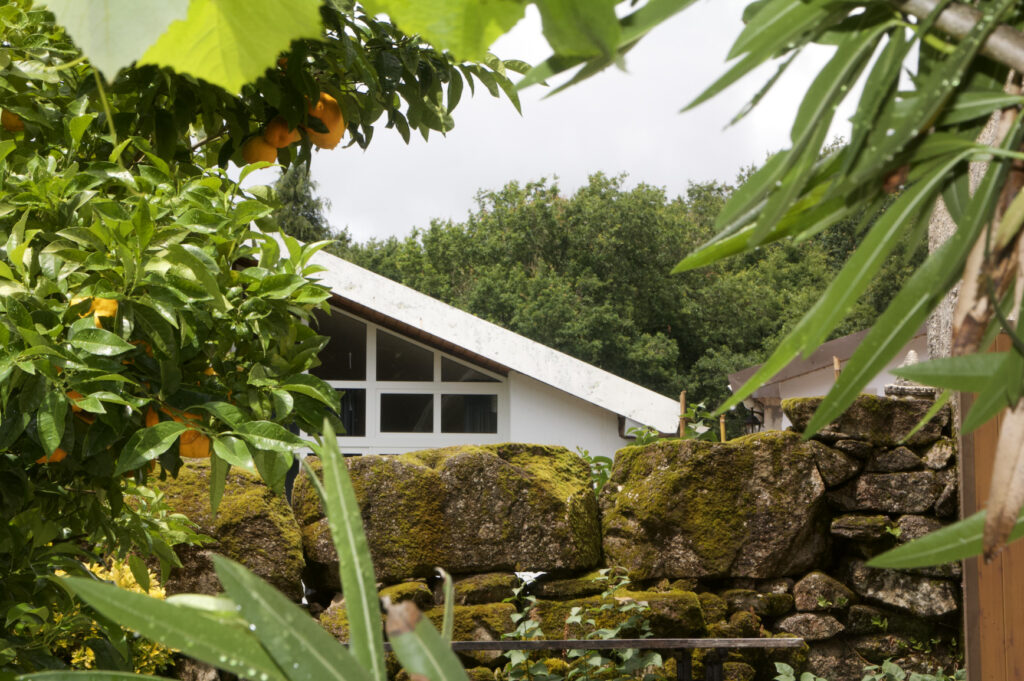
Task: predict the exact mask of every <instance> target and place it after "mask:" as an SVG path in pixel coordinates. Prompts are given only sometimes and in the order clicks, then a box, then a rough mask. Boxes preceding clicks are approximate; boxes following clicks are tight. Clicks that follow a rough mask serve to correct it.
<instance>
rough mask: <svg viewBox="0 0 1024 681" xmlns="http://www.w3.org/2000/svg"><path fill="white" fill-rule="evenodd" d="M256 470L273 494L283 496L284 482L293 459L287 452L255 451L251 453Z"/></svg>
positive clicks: (293, 461)
mask: <svg viewBox="0 0 1024 681" xmlns="http://www.w3.org/2000/svg"><path fill="white" fill-rule="evenodd" d="M252 460H253V461H254V462H255V463H256V470H257V471H259V473H260V477H261V478H263V481H264V482H265V483H267V487H269V488H270V489H271V490H273V492H274V494H280V495H282V496H283V495H284V481H285V478H286V477H287V476H288V470H289V469H290V468H291V467H292V464H293V463H295V458H294V457H293V456H292V455H291V454H289V453H287V452H271V451H265V450H260V449H257V450H256V451H255V452H253V453H252Z"/></svg>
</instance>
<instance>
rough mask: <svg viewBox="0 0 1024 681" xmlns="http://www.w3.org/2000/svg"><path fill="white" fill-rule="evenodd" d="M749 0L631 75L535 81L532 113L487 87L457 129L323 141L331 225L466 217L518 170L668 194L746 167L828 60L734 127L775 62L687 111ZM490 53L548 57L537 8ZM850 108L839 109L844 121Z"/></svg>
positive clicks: (376, 229) (682, 22) (655, 46)
mask: <svg viewBox="0 0 1024 681" xmlns="http://www.w3.org/2000/svg"><path fill="white" fill-rule="evenodd" d="M748 2H749V0H698V2H697V3H695V4H694V5H693V6H692V7H691V8H690V9H688V10H686V11H684V12H682V13H680V14H678V15H676V17H674V18H673V19H672V20H671V21H669V22H667V23H665V24H663V25H662V26H660V27H658V28H657V29H655V30H654V31H653V32H652V33H650V34H649V35H648V36H647V37H646V38H644V39H643V40H642V41H641V42H640V44H639V45H638V46H637V47H636V48H634V49H633V50H632V51H631V52H630V53H629V54H628V55H627V58H626V65H627V68H628V71H627V72H625V73H624V72H621V71H619V70H618V69H616V68H614V67H613V68H611V69H608V70H606V71H605V72H603V73H601V74H599V75H597V76H595V77H593V78H591V79H590V80H588V81H585V82H584V83H583V84H581V85H576V86H573V87H571V88H569V89H568V90H566V91H564V92H561V93H559V94H557V95H554V96H553V97H550V98H548V99H544V95H545V94H546V93H547V91H548V88H544V87H540V86H534V87H531V88H528V89H526V90H525V91H523V92H522V93H521V99H522V109H523V115H522V116H520V115H519V114H518V113H516V111H515V109H514V108H513V107H512V105H511V104H510V103H509V102H508V100H506V99H495V98H492V97H491V96H490V95H489V94H487V92H486V90H485V89H484V88H483V87H482V86H481V87H479V88H478V89H477V94H476V95H475V96H474V97H472V98H468V97H466V96H464V97H463V99H462V101H461V102H460V104H459V106H458V107H456V109H455V111H454V112H453V114H454V117H455V129H454V130H452V131H451V132H449V133H448V135H447V136H441V135H434V134H431V136H430V140H429V141H428V142H424V141H423V139H422V137H420V136H419V135H416V134H415V133H414V135H413V138H412V141H411V143H410V144H409V145H408V146H407V145H406V144H405V143H404V142H403V141H402V139H401V137H400V136H399V135H398V133H397V132H395V131H392V130H387V129H384V128H383V126H381V127H380V128H379V129H378V130H377V132H376V134H375V135H374V137H373V141H372V143H371V144H370V147H369V148H368V149H367V150H366V151H362V150H361V149H359V148H358V147H356V146H353V147H350V148H348V149H344V150H343V149H341V148H340V147H339V148H338V149H335V150H332V151H319V152H315V153H314V156H313V176H314V179H315V181H316V182H317V183H318V184H319V193H320V194H321V195H322V196H324V197H326V198H327V199H329V200H330V202H331V209H330V212H329V217H330V220H331V223H332V225H333V226H334V227H335V228H338V229H340V228H342V227H348V228H349V230H350V232H351V233H352V236H353V237H354V238H355V239H356V240H357V241H365V240H366V239H369V238H371V237H376V238H384V237H387V236H390V235H405V234H408V233H409V232H410V231H411V230H412V228H413V227H426V226H428V225H429V224H430V220H431V219H432V218H442V219H445V218H451V219H453V220H463V219H464V218H465V217H466V215H467V214H468V213H469V212H470V211H471V210H472V209H473V208H474V196H475V194H476V193H477V191H478V190H480V189H497V188H500V187H501V186H503V185H504V184H505V183H506V182H508V181H510V180H517V181H520V182H527V181H531V180H537V179H539V178H541V177H553V176H557V177H558V178H559V186H560V187H561V188H562V190H563V192H564V193H566V194H568V193H571V192H572V191H574V190H575V189H576V188H578V187H579V186H580V185H581V184H583V183H585V182H586V178H587V176H588V175H589V174H591V173H594V172H596V171H602V172H604V173H607V174H618V173H628V175H629V179H628V186H634V185H636V184H637V183H640V182H644V183H647V184H651V185H655V186H660V187H664V188H665V189H666V190H667V192H668V194H669V196H670V197H672V196H675V195H677V194H682V193H684V192H685V191H686V188H687V185H688V184H689V183H690V182H703V181H707V180H712V179H718V180H725V181H731V180H733V179H734V178H735V177H736V174H737V172H738V171H739V170H740V168H742V167H744V166H746V165H749V164H751V163H760V162H762V161H763V160H764V159H765V156H766V154H767V153H768V152H769V151H770V150H778V149H780V148H783V147H786V146H788V141H789V132H790V129H789V128H790V125H791V123H792V120H793V116H794V113H795V110H796V106H797V104H798V103H799V101H800V98H801V95H802V93H803V92H804V88H806V85H807V83H808V82H809V79H810V77H811V76H812V75H813V73H815V72H816V70H817V69H818V68H820V66H821V63H822V60H823V59H825V58H827V57H828V52H827V51H826V50H825V49H824V48H823V49H822V51H819V52H817V53H814V54H810V55H804V56H803V57H802V60H803V61H802V62H798V63H796V64H795V65H794V66H793V67H791V68H790V69H789V71H787V73H786V75H785V76H784V78H783V80H782V81H781V82H780V84H779V85H778V86H777V87H776V89H775V90H774V91H773V92H772V94H771V95H769V97H767V98H765V100H764V101H763V102H762V104H761V105H760V106H759V107H758V108H757V109H755V110H754V112H753V113H752V114H751V115H750V116H748V117H747V118H746V119H744V120H743V121H741V122H740V123H739V124H737V125H735V126H732V127H729V128H725V126H726V124H727V123H728V121H729V120H730V119H731V118H732V117H733V116H734V115H735V114H736V112H737V111H739V110H740V108H741V107H742V106H743V104H744V103H745V102H746V101H748V100H749V98H750V96H751V95H752V94H753V93H754V92H756V91H757V89H758V88H759V87H760V86H761V84H762V83H763V82H764V81H765V80H766V78H767V76H768V72H764V71H762V72H759V73H757V74H755V75H754V76H753V77H749V78H747V79H745V80H744V81H741V82H740V83H739V84H737V85H735V86H733V87H732V88H731V89H730V90H728V91H726V93H725V94H723V95H720V96H719V97H717V98H715V99H713V100H712V101H710V102H708V103H706V104H704V105H702V106H700V107H698V108H697V109H695V110H693V111H689V112H687V113H683V114H680V113H679V110H680V109H681V108H682V107H683V106H685V105H686V104H687V103H689V101H690V100H692V99H693V98H694V97H695V96H696V95H698V94H699V93H700V92H701V91H702V90H703V89H704V88H705V87H707V86H708V85H709V84H711V83H712V82H713V81H714V80H715V79H716V78H717V77H718V76H720V75H721V74H722V73H724V72H725V68H726V67H725V55H726V53H727V51H728V49H729V47H730V46H731V44H732V42H733V39H734V38H735V37H736V35H737V34H738V33H739V31H740V29H741V28H742V22H741V19H740V17H741V14H742V10H743V7H744V6H745V5H746V4H748ZM493 51H494V52H495V53H496V54H497V55H498V56H500V57H501V58H503V59H510V58H516V59H523V60H525V61H527V62H529V63H531V64H535V63H539V62H541V61H542V60H543V59H545V58H546V57H547V56H548V55H549V54H550V50H549V48H548V47H547V45H546V43H544V41H543V39H542V37H541V35H540V20H539V18H538V17H537V16H536V13H535V12H533V7H532V6H531V7H530V13H529V14H528V16H527V18H526V19H524V20H523V21H522V22H520V23H519V25H517V26H516V28H515V29H513V31H512V32H511V33H510V34H509V35H507V36H505V37H504V38H502V39H501V40H500V41H499V42H498V43H497V44H496V45H495V47H494V50H493ZM466 94H468V90H467V91H466ZM849 115H850V111H845V112H844V111H841V112H840V115H839V116H837V119H839V120H840V121H845V118H847V117H848V116H849ZM833 128H834V130H835V132H836V133H838V134H845V133H846V130H847V129H848V126H847V125H845V123H844V122H840V123H839V124H837V125H834V126H833ZM271 180H272V178H265V179H263V181H264V182H266V181H271Z"/></svg>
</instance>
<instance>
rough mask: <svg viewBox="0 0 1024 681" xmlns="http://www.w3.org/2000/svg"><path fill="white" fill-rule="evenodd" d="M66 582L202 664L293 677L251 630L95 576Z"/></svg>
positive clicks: (276, 678) (272, 680)
mask: <svg viewBox="0 0 1024 681" xmlns="http://www.w3.org/2000/svg"><path fill="white" fill-rule="evenodd" d="M61 583H62V584H65V585H67V587H68V588H70V589H71V590H72V591H73V592H75V594H77V595H78V596H80V597H81V598H82V600H84V601H85V602H86V603H88V604H89V605H91V606H92V607H94V608H96V609H97V610H99V611H100V612H101V613H102V614H104V615H106V616H107V617H109V618H110V619H112V620H114V621H115V622H117V623H118V624H120V625H122V626H125V627H128V628H129V629H132V630H134V631H137V632H139V633H140V634H142V635H143V636H145V637H147V638H150V639H152V640H154V641H158V642H160V643H162V644H164V645H166V646H168V647H169V648H176V649H177V650H180V651H181V652H183V653H185V654H186V655H188V656H189V657H194V658H195V659H197V660H199V661H200V662H205V663H207V664H210V665H213V666H214V667H218V668H219V669H224V670H226V671H229V672H232V673H234V674H237V675H239V676H241V677H243V678H247V679H253V678H260V676H261V675H263V674H265V675H266V676H267V679H268V681H288V680H287V677H286V676H285V675H284V674H283V673H282V672H281V670H280V669H279V668H278V667H277V665H276V664H274V661H273V660H271V659H270V657H269V656H268V655H267V653H266V651H264V649H263V647H262V646H261V645H260V644H259V642H258V641H257V639H256V638H255V637H254V636H253V635H252V634H251V633H250V632H249V631H248V630H247V629H244V628H242V627H238V626H225V623H224V621H223V619H221V618H217V617H212V616H210V615H209V614H206V613H204V612H202V611H200V610H196V609H193V608H188V607H184V606H181V605H175V604H173V603H168V602H166V601H162V600H159V599H157V598H150V597H149V596H144V595H143V594H138V593H133V592H131V591H125V590H123V589H120V588H118V587H117V586H114V585H113V584H106V583H103V582H99V581H97V580H94V579H86V578H84V577H67V578H65V580H63V581H62V582H61ZM254 671H255V673H254Z"/></svg>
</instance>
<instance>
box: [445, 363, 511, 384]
mask: <svg viewBox="0 0 1024 681" xmlns="http://www.w3.org/2000/svg"><path fill="white" fill-rule="evenodd" d="M441 380H442V381H446V382H449V383H497V382H498V379H496V378H491V377H490V376H488V375H487V374H485V373H482V372H479V371H477V370H476V369H471V368H470V367H468V366H466V365H465V364H459V363H458V362H456V361H454V360H450V359H448V358H447V357H442V358H441Z"/></svg>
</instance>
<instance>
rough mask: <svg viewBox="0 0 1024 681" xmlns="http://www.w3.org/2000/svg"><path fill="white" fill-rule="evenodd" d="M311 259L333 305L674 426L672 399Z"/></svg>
mask: <svg viewBox="0 0 1024 681" xmlns="http://www.w3.org/2000/svg"><path fill="white" fill-rule="evenodd" d="M310 264H315V265H322V266H323V267H324V268H325V270H326V271H324V272H321V273H319V274H318V275H316V278H318V279H319V280H320V281H321V283H323V284H324V285H325V286H328V287H330V289H331V291H332V293H333V294H334V298H335V300H334V302H335V303H336V304H338V305H339V306H340V307H342V308H344V309H348V310H350V311H352V312H355V313H356V314H360V315H362V316H365V317H370V318H371V321H374V322H376V323H380V324H381V325H382V326H391V327H392V328H394V329H396V330H398V331H402V332H404V333H407V334H409V335H412V336H413V337H416V338H418V339H419V340H422V341H424V342H427V343H428V344H431V345H435V346H437V347H438V348H440V349H442V350H447V351H449V352H451V353H452V354H455V355H458V356H463V357H466V358H467V359H471V360H473V361H476V362H477V363H479V364H482V365H483V366H486V367H488V368H491V369H494V370H497V371H500V372H501V373H507V371H509V370H511V371H516V372H519V373H521V374H524V375H526V376H529V377H530V378H533V379H535V380H538V381H540V382H541V383H545V384H547V385H549V386H551V387H553V388H557V389H559V390H562V391H564V392H567V393H569V394H570V395H574V396H575V397H578V398H580V399H582V400H586V401H587V402H590V403H592V404H595V405H597V406H599V407H602V408H604V409H607V410H608V411H610V412H613V413H615V414H618V415H620V416H625V417H627V418H630V419H632V420H634V421H637V422H639V423H643V424H645V425H648V426H652V427H654V428H657V429H658V430H660V431H663V432H669V431H674V430H676V429H677V428H678V424H679V404H678V403H677V402H676V401H675V400H672V399H669V398H667V397H665V396H663V395H659V394H658V393H656V392H654V391H652V390H648V389H647V388H644V387H642V386H639V385H637V384H635V383H631V382H630V381H627V380H626V379H624V378H620V377H618V376H616V375H614V374H611V373H609V372H607V371H604V370H602V369H598V368H597V367H595V366H593V365H590V364H587V363H586V362H582V361H580V360H578V359H576V358H574V357H570V356H569V355H567V354H565V353H563V352H559V351H558V350H555V349H553V348H549V347H548V346H546V345H542V344H540V343H537V342H535V341H532V340H530V339H529V338H526V337H524V336H520V335H519V334H517V333H513V332H512V331H509V330H508V329H503V328H502V327H500V326H498V325H496V324H492V323H491V322H488V321H485V320H483V319H480V318H479V317H476V316H474V315H472V314H469V313H468V312H463V311H462V310H459V309H458V308H455V307H452V306H451V305H448V304H446V303H442V302H441V301H439V300H437V299H436V298H431V297H430V296H428V295H425V294H423V293H420V292H419V291H416V290H414V289H411V288H409V287H408V286H404V285H402V284H399V283H397V282H394V281H392V280H390V279H388V278H386V277H382V276H380V275H379V274H376V273H374V272H371V271H369V270H367V269H364V268H362V267H359V266H358V265H355V264H353V263H351V262H348V261H347V260H343V259H341V258H338V257H337V256H334V255H331V254H330V253H325V252H323V251H320V252H318V253H317V254H315V255H314V256H313V257H312V259H311V260H310ZM388 322H390V323H388Z"/></svg>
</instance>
